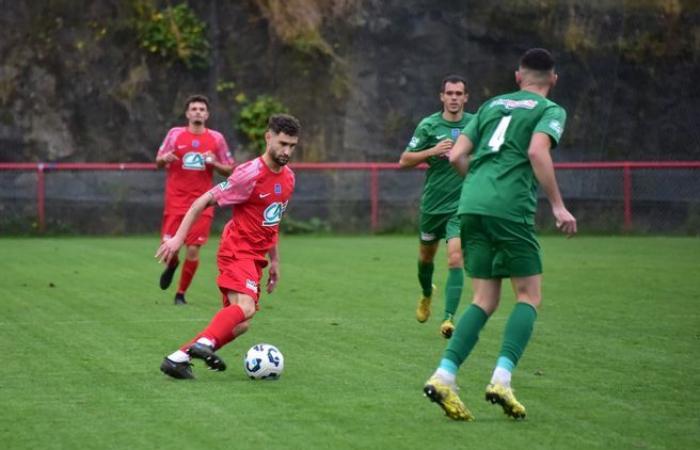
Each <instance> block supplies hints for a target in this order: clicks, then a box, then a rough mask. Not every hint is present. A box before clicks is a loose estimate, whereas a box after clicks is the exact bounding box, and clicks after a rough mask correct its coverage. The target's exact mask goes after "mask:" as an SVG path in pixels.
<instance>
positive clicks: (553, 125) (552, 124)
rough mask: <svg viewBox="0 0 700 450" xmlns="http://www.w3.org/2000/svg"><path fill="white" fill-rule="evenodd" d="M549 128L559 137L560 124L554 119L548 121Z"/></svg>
mask: <svg viewBox="0 0 700 450" xmlns="http://www.w3.org/2000/svg"><path fill="white" fill-rule="evenodd" d="M549 128H551V129H552V131H554V132H555V133H557V136H559V135H561V132H562V129H561V122H559V121H558V120H556V119H552V120H550V121H549Z"/></svg>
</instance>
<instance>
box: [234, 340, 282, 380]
mask: <svg viewBox="0 0 700 450" xmlns="http://www.w3.org/2000/svg"><path fill="white" fill-rule="evenodd" d="M243 370H245V374H246V375H248V376H249V377H250V378H252V379H254V380H276V379H278V378H279V377H280V375H282V371H283V370H284V356H282V352H280V351H279V349H278V348H277V347H275V346H274V345H270V344H257V345H254V346H252V347H251V348H250V350H248V352H247V353H246V354H245V360H244V361H243Z"/></svg>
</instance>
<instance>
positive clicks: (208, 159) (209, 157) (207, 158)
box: [203, 152, 216, 164]
mask: <svg viewBox="0 0 700 450" xmlns="http://www.w3.org/2000/svg"><path fill="white" fill-rule="evenodd" d="M203 156H204V162H205V163H206V164H214V163H215V162H216V155H215V154H214V153H213V152H206V153H204V154H203Z"/></svg>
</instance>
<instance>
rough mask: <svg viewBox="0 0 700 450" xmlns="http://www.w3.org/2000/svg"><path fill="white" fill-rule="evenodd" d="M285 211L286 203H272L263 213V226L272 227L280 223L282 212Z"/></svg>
mask: <svg viewBox="0 0 700 450" xmlns="http://www.w3.org/2000/svg"><path fill="white" fill-rule="evenodd" d="M285 209H287V202H284V203H282V202H272V203H270V205H269V206H268V207H267V208H265V211H264V212H263V223H262V224H263V226H264V227H274V226H275V225H278V224H279V223H280V221H282V215H283V214H284V210H285Z"/></svg>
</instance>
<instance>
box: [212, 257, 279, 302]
mask: <svg viewBox="0 0 700 450" xmlns="http://www.w3.org/2000/svg"><path fill="white" fill-rule="evenodd" d="M217 265H218V266H219V276H218V277H217V278H216V284H217V285H218V286H219V290H220V291H221V293H222V294H223V296H224V297H223V303H224V306H227V305H228V297H227V296H226V294H227V293H228V292H231V291H232V292H238V293H241V294H245V295H249V296H251V297H252V298H253V300H255V303H256V304H257V303H258V300H259V299H260V279H261V278H262V271H263V269H264V268H265V266H267V261H266V260H259V259H236V258H234V257H232V256H221V255H219V256H217Z"/></svg>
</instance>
